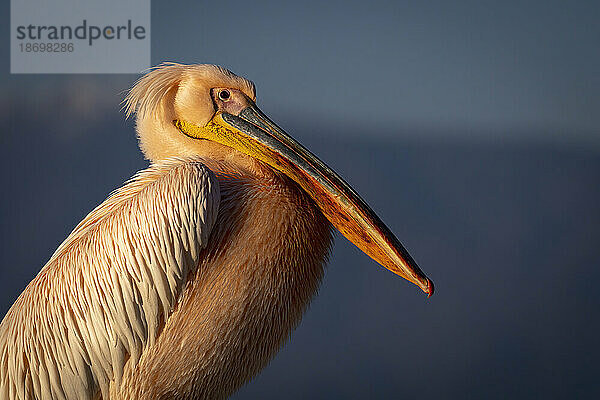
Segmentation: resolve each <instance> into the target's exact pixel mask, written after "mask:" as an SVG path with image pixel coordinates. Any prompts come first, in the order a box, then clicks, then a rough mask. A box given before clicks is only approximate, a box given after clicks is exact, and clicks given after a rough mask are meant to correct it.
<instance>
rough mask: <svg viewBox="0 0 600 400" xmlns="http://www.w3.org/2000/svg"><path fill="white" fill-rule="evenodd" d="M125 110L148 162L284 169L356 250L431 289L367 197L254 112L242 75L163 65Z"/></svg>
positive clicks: (144, 81) (250, 92)
mask: <svg viewBox="0 0 600 400" xmlns="http://www.w3.org/2000/svg"><path fill="white" fill-rule="evenodd" d="M126 112H127V115H130V114H132V113H133V112H136V113H137V124H136V126H137V132H138V137H139V139H140V147H141V148H142V151H143V152H144V154H145V155H146V157H147V158H148V159H150V160H153V161H158V160H161V159H165V158H168V157H183V156H205V157H208V158H213V159H215V158H216V159H221V160H229V161H233V162H237V163H241V164H245V165H246V167H247V168H250V169H260V168H265V167H266V168H270V169H272V170H273V171H276V173H280V174H283V175H285V176H287V177H288V178H290V179H291V180H293V181H294V182H295V183H296V184H297V185H299V186H300V187H301V188H302V189H303V190H304V191H305V192H306V193H307V194H308V195H309V196H310V197H311V198H312V199H313V201H314V202H315V203H316V204H317V206H318V207H319V209H320V210H321V212H322V213H323V214H324V215H325V216H326V217H327V219H328V220H329V221H330V222H331V223H332V224H333V226H335V227H336V228H337V229H338V230H339V231H340V232H341V233H342V234H343V235H344V236H345V237H346V238H347V239H349V240H350V241H351V242H352V243H354V244H355V245H356V246H357V247H358V248H360V249H361V250H362V251H363V252H365V253H366V254H367V255H369V256H370V257H371V258H372V259H373V260H375V261H377V262H378V263H379V264H381V265H382V266H384V267H385V268H387V269H389V270H390V271H392V272H394V273H396V274H397V275H399V276H401V277H403V278H405V279H407V280H408V281H410V282H412V283H414V284H415V285H417V286H419V287H420V288H421V289H422V290H423V291H424V292H425V293H427V295H428V296H431V295H432V294H433V283H432V282H431V280H429V279H428V278H427V277H426V276H425V274H424V273H423V272H422V271H421V270H420V269H419V267H418V266H417V264H416V262H415V261H414V260H413V259H412V257H411V256H410V255H409V254H408V252H407V251H406V249H405V248H404V247H403V246H402V244H401V243H400V242H399V241H398V239H396V237H395V236H394V234H393V233H392V232H391V231H390V230H389V229H388V228H387V226H386V225H385V224H383V222H382V221H381V220H380V219H379V217H378V216H377V215H376V214H375V213H374V212H373V211H372V210H371V208H370V207H369V206H368V205H367V204H366V203H365V201H364V200H362V199H361V197H360V196H359V195H358V194H357V193H356V192H355V191H354V190H353V189H352V188H351V187H350V186H349V185H348V184H347V183H346V182H345V181H344V180H343V179H342V178H341V177H340V176H339V175H338V174H336V173H335V172H334V171H333V170H332V169H330V168H329V167H328V166H327V165H325V164H324V163H323V162H322V161H321V160H319V159H318V158H317V157H316V156H315V155H313V154H312V153H311V152H309V151H308V150H307V149H306V148H304V147H303V146H302V145H301V144H299V143H298V142H297V141H296V140H294V139H293V138H292V137H290V136H289V135H288V134H286V133H285V132H284V131H283V130H282V129H281V128H279V127H278V126H277V125H276V124H275V123H274V122H272V121H271V120H270V119H269V118H268V117H267V116H265V114H263V113H262V112H261V111H260V110H259V109H258V107H257V106H256V91H255V87H254V84H253V83H252V82H250V81H248V80H247V79H244V78H242V77H239V76H236V75H235V74H233V73H232V72H230V71H228V70H226V69H223V68H221V67H217V66H213V65H181V64H163V65H161V66H159V67H157V68H156V69H154V70H152V71H151V72H149V73H148V74H146V75H145V76H144V77H142V78H141V79H140V81H139V82H138V83H137V84H136V85H135V86H134V88H133V89H132V90H131V91H130V93H129V94H128V96H127V99H126Z"/></svg>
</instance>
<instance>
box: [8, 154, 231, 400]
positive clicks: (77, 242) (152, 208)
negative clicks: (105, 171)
mask: <svg viewBox="0 0 600 400" xmlns="http://www.w3.org/2000/svg"><path fill="white" fill-rule="evenodd" d="M219 199H220V192H219V185H218V181H217V179H216V178H215V176H214V174H213V173H212V172H211V171H210V170H209V169H208V168H207V167H206V166H204V165H203V164H202V162H201V160H198V159H181V158H173V159H168V160H164V161H161V162H159V163H155V164H153V165H152V166H150V168H148V169H146V170H144V171H141V172H139V173H138V174H137V175H136V176H135V177H134V178H132V179H131V180H130V181H129V182H128V183H126V184H125V185H124V186H123V187H122V188H120V189H118V190H116V191H115V192H113V193H112V194H111V195H110V196H109V197H108V198H107V199H106V201H104V202H103V203H102V204H101V205H99V206H98V207H97V208H95V209H94V210H93V211H92V212H91V213H90V214H89V215H88V216H87V217H86V218H84V219H83V221H81V223H79V224H78V225H77V226H76V227H75V229H74V230H73V232H72V233H71V235H69V237H68V238H67V239H66V240H65V241H64V242H63V243H62V244H61V245H60V246H59V247H58V249H57V250H56V252H55V253H54V255H53V256H52V257H51V258H50V260H49V261H48V263H47V264H46V265H45V266H44V267H43V268H42V270H41V271H40V273H39V274H38V276H37V277H36V278H35V279H34V280H33V281H32V282H31V283H30V284H29V285H28V286H27V288H26V289H25V291H24V292H23V293H22V294H21V296H19V298H18V299H17V301H16V302H15V303H14V305H13V306H12V307H11V309H10V310H9V312H8V313H7V314H6V316H5V318H4V320H3V321H2V323H1V324H0V397H1V398H15V399H30V398H39V399H63V398H65V399H92V398H94V396H97V394H98V392H100V393H101V395H102V397H104V398H108V393H109V390H110V386H111V385H119V384H120V382H121V378H122V376H123V373H124V372H123V371H124V367H125V365H126V363H133V365H134V364H135V363H137V362H138V360H139V358H140V357H141V355H142V354H143V352H144V350H145V349H146V348H147V347H148V345H151V344H153V343H154V342H155V341H156V337H157V335H159V334H160V327H161V321H165V320H166V319H168V317H169V316H170V313H171V312H172V310H173V308H174V306H175V304H176V302H177V300H178V298H179V296H180V294H181V293H182V290H183V287H184V284H185V282H186V279H187V277H188V274H189V273H190V271H192V270H194V269H195V268H196V267H197V266H198V264H199V262H200V259H199V258H200V254H201V250H202V249H203V248H204V247H206V245H207V243H208V238H209V236H210V232H211V230H212V228H213V226H214V224H215V220H216V217H217V212H218V208H219Z"/></svg>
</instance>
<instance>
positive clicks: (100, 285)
mask: <svg viewBox="0 0 600 400" xmlns="http://www.w3.org/2000/svg"><path fill="white" fill-rule="evenodd" d="M255 101H256V94H255V88H254V85H253V84H252V83H251V82H250V81H248V80H246V79H244V78H241V77H238V76H236V75H234V74H233V73H231V72H230V71H228V70H225V69H223V68H220V67H217V66H212V65H181V64H162V65H160V66H159V67H157V68H155V69H153V70H152V71H150V72H149V73H147V74H146V75H144V76H143V77H142V78H141V79H140V80H139V81H138V82H137V83H136V84H135V85H134V87H133V88H132V89H131V90H130V92H129V94H128V96H127V99H126V110H127V115H128V116H129V115H131V114H134V113H135V114H136V118H137V132H138V137H139V141H140V147H141V149H142V151H143V152H144V154H145V156H146V157H147V158H148V159H149V160H150V161H151V165H150V166H149V168H148V169H146V170H143V171H140V172H139V173H138V174H137V175H136V176H134V177H133V178H132V179H131V180H130V181H129V182H127V183H126V184H125V185H124V186H123V187H121V188H120V189H117V190H116V191H115V192H114V193H112V194H111V195H110V196H109V197H108V198H107V199H106V200H105V201H104V202H103V203H102V204H100V205H99V206H98V207H97V208H96V209H94V210H93V211H92V212H91V213H90V214H89V215H88V216H87V217H85V218H84V220H83V221H81V223H79V225H77V227H76V228H75V229H74V230H73V232H72V233H71V234H70V235H69V237H68V238H67V239H66V240H65V241H64V242H63V243H62V244H61V245H60V246H59V247H58V249H57V250H56V252H55V253H54V255H53V256H52V257H51V258H50V260H49V261H48V263H47V264H46V265H45V266H44V267H43V268H42V269H41V271H40V272H39V274H38V275H37V276H36V277H35V278H34V279H33V281H32V282H31V283H30V284H29V285H28V286H27V288H26V289H25V290H24V291H23V293H22V294H21V295H20V296H19V297H18V299H17V300H16V301H15V303H14V304H13V306H12V307H11V309H10V310H9V311H8V313H7V314H6V316H5V317H4V320H3V321H2V324H1V325H0V399H93V400H98V399H105V400H106V399H218V398H226V397H228V396H229V395H231V394H232V393H233V392H234V391H235V390H236V389H238V388H239V387H240V386H241V385H243V384H244V383H246V382H247V381H249V380H250V379H251V378H252V377H253V376H255V375H256V374H257V373H258V372H259V371H260V370H261V369H262V368H264V367H265V365H266V364H267V363H268V362H269V360H270V359H271V358H272V357H273V356H274V354H275V353H276V352H277V350H278V349H279V348H281V346H282V345H283V343H284V342H285V340H286V339H287V338H288V337H289V335H290V333H291V331H292V330H293V328H294V327H295V326H296V325H297V324H298V323H299V321H300V319H301V316H302V314H303V312H304V311H305V310H306V307H307V305H308V304H309V302H310V300H311V299H312V298H313V296H314V295H315V293H316V291H317V289H318V287H319V283H320V281H321V279H322V277H323V274H324V265H325V263H326V260H327V258H328V254H329V252H330V248H331V244H332V232H333V228H334V227H335V228H336V229H338V230H339V231H340V232H342V233H343V234H344V235H345V236H346V237H347V238H348V239H349V240H351V241H352V242H353V243H354V244H356V245H357V246H358V247H359V248H360V249H361V250H363V251H364V252H365V253H367V254H368V255H369V256H370V257H372V258H373V259H374V260H375V261H377V262H378V263H380V264H381V265H383V266H384V267H386V268H388V269H390V270H392V271H393V272H395V273H397V274H398V275H400V276H402V277H404V278H406V279H408V280H409V281H411V282H413V283H415V284H416V285H418V286H419V287H420V288H421V289H422V290H423V291H425V292H426V293H427V294H429V295H431V294H432V293H433V285H432V283H431V281H430V280H429V279H428V278H427V277H426V276H425V275H424V274H423V273H422V272H421V270H420V269H419V268H418V267H417V265H416V263H415V262H414V260H413V259H412V258H411V257H410V256H409V255H408V253H407V251H406V250H405V249H404V248H403V247H402V245H401V244H400V243H399V242H398V240H397V239H396V238H395V236H394V235H393V234H392V233H391V232H390V231H389V229H388V228H387V227H386V226H385V225H384V224H383V223H382V222H381V220H379V218H378V217H377V216H376V215H375V213H374V212H373V211H372V210H371V209H370V208H369V206H368V205H366V204H365V202H364V201H363V200H362V199H361V198H360V197H359V196H358V195H357V194H356V193H355V192H354V190H352V189H351V188H350V187H349V186H348V185H347V184H346V183H345V182H344V181H343V180H342V178H340V177H339V176H338V175H337V174H336V173H335V172H333V171H332V170H331V169H330V168H329V167H327V166H326V165H325V164H323V163H322V162H321V161H320V160H319V159H318V158H317V157H315V156H314V155H313V154H311V153H310V152H309V151H308V150H306V149H305V148H304V147H302V146H301V145H300V144H299V143H297V142H296V141H294V140H293V139H292V138H291V137H290V136H288V135H287V134H286V133H285V132H284V131H283V130H281V129H280V128H279V127H278V126H277V125H275V124H274V123H273V122H272V121H271V120H269V119H268V118H267V117H266V116H265V115H264V114H263V113H262V112H261V111H260V110H259V109H258V108H257V107H256V104H255Z"/></svg>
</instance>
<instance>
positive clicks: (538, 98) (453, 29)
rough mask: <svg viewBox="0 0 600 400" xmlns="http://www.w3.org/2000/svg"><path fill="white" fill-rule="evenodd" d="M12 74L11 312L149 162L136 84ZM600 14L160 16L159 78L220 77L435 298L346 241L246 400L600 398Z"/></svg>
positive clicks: (3, 84) (255, 9) (7, 143)
mask: <svg viewBox="0 0 600 400" xmlns="http://www.w3.org/2000/svg"><path fill="white" fill-rule="evenodd" d="M2 8H3V9H2V14H3V15H5V23H4V24H2V25H0V32H1V34H2V35H3V37H5V40H4V41H2V42H1V43H0V46H2V47H3V51H2V54H4V57H2V58H0V67H1V68H0V71H1V76H0V88H1V90H0V124H1V125H0V126H1V134H0V148H1V149H2V157H1V158H0V169H1V170H2V171H3V172H2V178H1V179H2V182H1V184H2V186H1V187H2V190H1V192H0V315H2V316H3V315H4V314H5V313H6V311H7V310H8V308H9V307H10V305H11V304H12V303H13V301H14V300H15V299H16V297H17V296H18V295H19V293H20V292H21V291H22V290H23V288H24V287H25V286H26V285H27V283H28V282H29V281H30V280H31V279H32V278H33V277H34V276H35V274H36V273H37V271H39V269H40V268H41V267H42V265H43V264H44V263H45V262H46V261H47V260H48V259H49V257H50V256H51V255H52V252H53V251H54V250H55V249H56V247H57V246H58V245H59V244H60V242H62V240H63V239H64V238H65V237H66V236H67V235H68V234H69V232H70V231H71V230H72V229H73V227H74V226H75V225H76V224H77V223H78V222H79V221H80V220H81V219H82V218H83V217H84V216H85V215H86V214H87V213H88V212H89V211H90V210H91V209H92V208H94V207H95V206H96V205H97V204H99V203H100V202H101V201H102V200H104V199H105V197H106V196H107V195H108V193H109V192H110V191H112V190H113V189H115V188H116V187H118V186H120V185H121V184H122V183H123V182H124V181H125V180H126V179H128V178H129V177H130V176H131V175H133V174H134V173H135V172H136V171H137V170H139V169H142V168H145V167H146V165H147V162H146V161H145V160H144V159H143V157H142V156H141V153H140V152H139V150H138V148H137V143H136V138H135V134H134V128H133V122H132V121H131V120H130V121H125V120H124V115H123V113H122V112H121V111H120V104H119V103H120V101H121V100H122V98H123V91H124V90H125V89H127V88H128V87H129V86H130V85H131V84H132V83H133V82H134V80H135V79H136V78H137V76H134V75H10V74H9V58H8V53H9V52H8V38H9V26H10V25H9V23H8V21H7V20H8V15H9V13H8V2H4V3H3V5H2ZM599 17H600V5H599V3H598V2H597V1H590V2H585V1H576V2H565V1H525V2H523V1H504V2H493V1H455V2H445V1H419V2H397V1H389V2H383V1H382V2H378V1H369V2H367V1H344V2H342V1H330V2H321V1H303V2H295V3H293V4H283V2H260V1H228V2H216V1H214V2H204V1H199V2H198V1H194V2H192V1H189V2H177V3H175V2H159V1H154V2H153V4H152V25H151V37H152V63H153V64H157V63H159V62H162V61H177V62H183V63H216V64H220V65H223V66H225V67H227V68H229V69H231V70H232V71H234V72H236V73H238V74H241V75H243V76H246V77H247V78H249V79H251V80H253V81H254V82H255V83H256V85H257V88H258V104H259V106H260V107H261V108H262V109H263V110H264V111H265V112H266V113H267V114H269V115H270V116H271V117H272V119H274V120H275V121H277V122H278V123H279V124H280V125H281V126H282V127H283V128H284V129H286V130H287V131H288V132H289V133H290V134H291V135H292V136H294V137H295V138H297V139H298V140H299V141H300V142H302V143H303V144H304V145H306V146H307V147H308V148H309V149H311V150H312V151H313V152H314V153H316V154H317V155H318V156H320V157H321V158H322V159H323V160H324V161H326V162H327V163H328V164H329V165H330V166H332V167H333V168H334V169H335V170H336V171H338V172H339V173H340V174H341V175H342V176H344V177H345V178H346V179H347V181H349V183H351V184H352V185H353V186H354V187H355V188H356V189H357V191H358V192H359V193H360V194H361V195H362V196H363V197H364V198H365V199H366V200H367V202H368V203H370V204H371V206H372V207H373V208H374V209H375V210H376V211H377V212H378V214H379V215H380V216H381V217H382V219H383V220H384V221H385V222H386V223H387V224H388V225H389V226H390V228H392V230H393V231H394V232H395V233H396V234H397V236H398V237H399V238H400V240H401V241H402V242H403V243H404V244H405V246H406V247H407V248H408V249H409V250H410V252H411V253H412V255H413V256H414V257H415V258H416V260H417V261H418V262H419V264H420V266H421V268H422V269H423V270H424V271H425V272H426V273H427V274H428V275H429V276H430V277H431V278H432V279H433V281H434V282H435V284H436V294H435V295H434V296H433V297H432V298H431V299H426V298H425V297H424V296H423V294H422V293H421V292H420V291H419V290H418V289H417V288H416V287H414V286H412V285H410V284H409V283H408V282H406V281H404V280H402V279H401V278H399V277H397V276H395V275H393V274H392V273H391V272H389V271H387V270H385V269H384V268H381V267H379V266H378V265H376V264H375V263H374V262H373V261H371V260H370V259H369V258H368V257H367V256H365V255H364V254H362V253H361V252H360V251H359V250H358V249H356V248H355V247H354V246H353V245H352V244H351V243H349V242H348V241H347V240H346V239H344V238H343V237H342V236H340V235H338V238H337V240H336V244H335V248H334V251H333V255H332V259H331V262H330V264H329V267H328V271H327V274H326V277H325V280H324V282H323V285H322V288H321V291H320V294H319V295H318V297H317V298H316V299H315V300H314V302H313V303H312V306H311V308H310V310H309V311H308V313H307V314H306V316H305V317H304V320H303V322H302V323H301V325H300V326H299V328H298V329H297V330H296V331H295V333H294V334H293V336H292V337H291V340H290V341H289V343H288V344H287V345H286V346H285V348H284V349H283V350H282V351H281V352H280V353H279V354H278V355H277V356H276V358H275V359H274V360H273V362H272V363H271V364H270V365H269V366H268V367H267V368H266V369H265V370H264V371H263V372H262V373H261V374H260V375H259V376H258V377H257V378H255V379H254V380H253V381H252V382H251V383H249V384H248V385H246V386H245V387H244V388H243V389H242V390H241V391H240V392H238V393H237V394H236V395H235V396H234V398H235V399H254V398H261V399H277V398H281V397H285V398H289V399H305V398H314V399H358V398H381V399H384V398H415V397H417V396H418V397H419V398H421V399H433V398H448V399H449V398H456V399H464V398H486V399H488V398H490V399H494V398H498V399H504V398H509V397H510V398H532V397H533V398H583V397H584V396H585V397H587V398H597V397H598V396H599V395H600V384H599V383H598V372H599V370H598V366H597V365H598V357H599V356H600V351H599V347H598V337H599V333H600V329H599V328H600V319H599V318H598V317H599V311H598V310H599V308H600V307H599V306H600V299H599V296H598V292H597V289H596V282H597V281H598V279H599V278H600V270H599V268H598V267H599V266H600V265H599V264H600V240H599V237H600V203H599V202H600V128H599V127H600V74H599V71H600V54H599V48H600V46H599V44H600V24H598V20H599Z"/></svg>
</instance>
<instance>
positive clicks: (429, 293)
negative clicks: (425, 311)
mask: <svg viewBox="0 0 600 400" xmlns="http://www.w3.org/2000/svg"><path fill="white" fill-rule="evenodd" d="M426 279H427V280H426V282H425V285H424V286H423V287H422V288H421V289H422V290H423V291H424V292H425V293H426V294H427V298H430V297H431V296H433V292H434V286H433V282H432V281H431V279H429V278H426Z"/></svg>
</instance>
